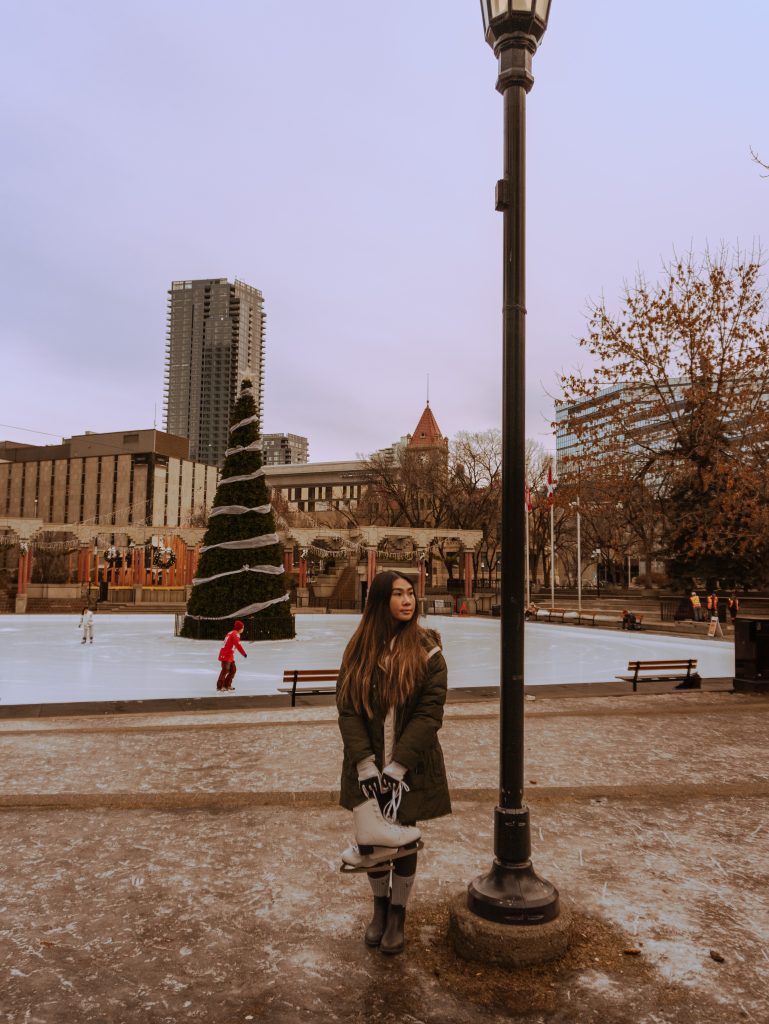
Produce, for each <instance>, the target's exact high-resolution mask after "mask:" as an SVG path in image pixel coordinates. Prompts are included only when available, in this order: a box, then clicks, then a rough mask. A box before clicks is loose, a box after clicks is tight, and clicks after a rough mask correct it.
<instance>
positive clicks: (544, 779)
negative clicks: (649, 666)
mask: <svg viewBox="0 0 769 1024" xmlns="http://www.w3.org/2000/svg"><path fill="white" fill-rule="evenodd" d="M590 692H591V691H590V689H589V688H586V689H585V690H584V691H582V690H579V689H574V688H570V693H571V694H572V695H571V696H568V697H566V696H564V697H544V698H542V697H537V698H536V699H535V700H528V701H527V702H526V714H527V726H526V735H527V762H526V763H527V783H528V788H527V800H528V802H529V804H530V806H531V811H532V839H533V845H534V853H533V857H534V864H535V867H536V868H537V870H538V871H539V872H540V873H541V874H543V875H545V876H546V877H547V878H549V879H550V880H551V881H553V882H554V883H555V884H556V885H557V886H558V887H559V889H560V890H561V893H562V898H563V899H564V900H565V901H566V902H568V903H569V905H570V906H571V908H572V909H573V913H574V941H573V944H572V947H571V950H570V952H569V953H568V955H567V956H566V957H565V959H563V960H562V961H560V962H558V963H555V964H551V965H545V966H541V967H538V968H535V969H529V970H522V971H517V972H506V971H504V970H502V969H496V968H487V967H484V966H480V965H476V964H470V963H465V962H463V961H461V960H458V959H457V958H456V957H455V956H454V954H453V952H452V951H451V949H450V947H449V945H448V943H447V941H446V926H447V912H448V904H449V901H450V899H451V897H452V896H453V895H454V894H455V893H456V892H457V891H459V890H461V889H463V887H465V886H466V884H467V882H468V881H469V880H470V879H472V878H473V877H474V876H475V875H476V874H478V873H479V872H481V871H485V870H487V869H488V867H489V866H490V863H491V857H492V849H493V838H492V829H493V805H494V800H495V797H496V772H497V768H496V765H497V761H498V728H499V722H498V708H497V704H496V702H495V701H489V700H483V699H480V700H475V701H472V702H468V703H461V702H460V703H451V704H450V705H449V706H448V707H447V712H446V722H445V726H444V730H443V733H442V741H443V745H444V749H445V754H446V763H447V767H448V771H449V778H450V783H451V787H452V794H453V800H454V814H453V815H452V816H451V817H448V818H445V819H440V820H438V821H435V822H431V823H429V824H428V825H427V826H426V828H425V830H424V832H425V850H424V853H423V854H422V855H421V857H420V869H419V874H418V879H417V887H416V889H415V892H414V895H413V898H412V903H411V905H410V910H409V914H408V919H407V933H408V946H407V952H406V953H405V954H404V955H403V956H401V957H398V958H395V959H391V960H387V959H385V958H384V957H383V956H382V955H381V954H379V953H378V952H377V951H376V950H374V951H372V950H369V949H367V948H366V947H365V946H364V944H363V942H362V941H361V935H362V930H363V928H364V926H365V923H366V920H367V917H366V915H367V912H368V905H369V894H368V891H367V889H368V887H367V884H366V882H365V879H364V878H362V877H359V876H349V877H347V876H342V875H340V873H339V851H340V850H341V849H342V847H343V846H344V845H346V844H347V842H348V841H349V839H350V825H351V819H350V815H349V814H348V813H347V812H345V811H343V810H341V809H340V808H339V807H338V806H337V804H336V789H337V781H338V771H339V763H340V756H341V746H340V742H339V738H338V733H337V727H336V722H335V715H334V709H333V708H332V707H327V706H318V707H303V708H297V709H295V710H291V709H290V708H282V709H278V708H263V709H244V710H238V709H230V710H227V709H226V708H225V709H222V710H220V711H218V712H216V711H214V712H208V713H202V712H197V713H187V714H182V713H177V714H157V715H120V716H113V715H107V716H102V717H95V716H94V717H77V716H69V717H66V718H47V719H17V720H4V721H0V744H1V747H2V751H3V757H2V758H0V810H2V830H0V857H2V862H3V865H4V886H3V892H2V904H1V905H2V908H3V911H2V925H1V926H0V977H1V978H2V982H1V983H0V990H1V991H2V995H1V996H0V1007H1V1009H0V1021H2V1022H3V1024H38V1022H39V1024H65V1022H66V1024H71V1022H73V1021H75V1022H77V1024H113V1022H114V1024H166V1022H168V1024H171V1022H173V1024H177V1022H183V1021H204V1022H206V1024H236V1022H240V1021H249V1020H253V1021H266V1022H274V1024H298V1022H302V1021H307V1022H310V1021H313V1022H326V1021H329V1022H331V1021H342V1022H360V1024H364V1022H367V1024H368V1022H370V1024H383V1022H386V1024H396V1022H403V1021H406V1022H410V1024H412V1022H424V1024H439V1022H440V1024H444V1022H457V1024H460V1022H463V1024H464V1022H469V1024H481V1022H484V1024H486V1022H488V1024H499V1022H502V1021H522V1022H523V1021H526V1022H542V1024H545V1022H548V1024H550V1022H569V1024H572V1022H573V1024H592V1022H595V1024H599V1022H600V1024H663V1022H664V1024H732V1022H735V1021H743V1020H744V1021H760V1022H765V1021H766V1020H767V1019H769V999H768V997H767V986H768V983H769V901H768V900H767V880H768V879H767V863H768V860H767V851H768V850H769V801H768V798H769V764H768V763H767V757H766V749H767V748H766V735H767V725H769V701H767V700H766V698H763V697H760V696H754V695H746V694H733V693H731V692H728V690H727V689H721V690H718V691H715V690H714V691H693V692H691V691H690V692H679V693H668V694H650V693H642V694H637V695H633V694H630V693H628V694H627V695H625V696H622V697H616V696H615V697H611V696H592V695H589V694H590ZM631 950H633V951H636V952H629V951H631Z"/></svg>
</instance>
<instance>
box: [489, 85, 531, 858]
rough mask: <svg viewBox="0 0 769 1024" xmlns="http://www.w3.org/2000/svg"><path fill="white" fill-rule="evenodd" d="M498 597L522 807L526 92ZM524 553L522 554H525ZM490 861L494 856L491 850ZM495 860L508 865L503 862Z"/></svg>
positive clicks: (503, 721)
mask: <svg viewBox="0 0 769 1024" xmlns="http://www.w3.org/2000/svg"><path fill="white" fill-rule="evenodd" d="M503 95H504V117H505V129H504V131H505V136H504V149H505V154H504V174H505V178H504V180H505V193H506V196H505V199H506V201H505V204H504V226H503V243H502V244H503V264H504V270H503V282H502V287H503V326H502V332H503V333H502V347H503V357H502V390H503V393H502V409H503V419H502V481H503V489H502V537H503V559H502V595H501V633H502V653H501V686H500V754H501V756H500V773H499V786H500V795H499V803H500V807H503V808H522V807H523V705H524V701H523V676H524V611H525V606H524V597H525V594H524V580H525V565H524V564H522V559H523V557H524V552H525V545H526V505H525V501H524V491H525V482H526V418H525V409H526V403H525V398H526V266H525V246H526V218H525V209H526V142H525V139H526V89H525V88H524V86H523V84H519V83H511V84H508V85H507V87H506V88H505V91H504V94H503ZM526 554H528V553H526ZM495 852H496V854H497V856H500V851H499V850H495ZM502 859H507V857H506V856H505V857H503V858H502Z"/></svg>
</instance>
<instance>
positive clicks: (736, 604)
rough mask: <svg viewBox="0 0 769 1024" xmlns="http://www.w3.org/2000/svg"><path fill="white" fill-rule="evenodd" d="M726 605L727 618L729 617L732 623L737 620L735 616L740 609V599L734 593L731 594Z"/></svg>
mask: <svg viewBox="0 0 769 1024" xmlns="http://www.w3.org/2000/svg"><path fill="white" fill-rule="evenodd" d="M726 606H727V608H728V609H729V618H730V619H731V622H732V625H734V623H735V622H736V621H737V616H738V614H739V611H740V599H739V597H737V595H736V594H732V596H731V597H730V598H729V600H728V601H727V602H726Z"/></svg>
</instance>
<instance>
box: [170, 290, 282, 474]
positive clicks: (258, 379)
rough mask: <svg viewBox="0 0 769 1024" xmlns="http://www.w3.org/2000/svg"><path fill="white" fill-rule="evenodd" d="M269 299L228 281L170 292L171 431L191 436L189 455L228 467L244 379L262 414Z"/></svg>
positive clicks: (214, 464) (256, 291)
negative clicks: (266, 301) (234, 412)
mask: <svg viewBox="0 0 769 1024" xmlns="http://www.w3.org/2000/svg"><path fill="white" fill-rule="evenodd" d="M264 325H265V314H264V298H263V296H262V293H261V292H260V291H259V289H258V288H252V287H251V285H248V284H245V282H243V281H238V280H236V281H235V283H234V284H231V283H230V282H229V281H228V280H227V279H226V278H211V279H206V280H199V281H174V282H173V283H172V284H171V288H170V290H169V292H168V332H167V337H166V394H165V426H166V430H167V431H168V433H171V434H177V435H180V436H182V437H186V438H188V439H189V442H190V458H191V459H192V461H193V462H203V463H206V464H208V465H210V466H221V464H222V463H223V461H224V453H225V451H226V449H227V448H228V447H229V445H228V434H229V425H230V414H231V412H232V407H233V405H234V404H235V401H236V399H237V395H238V391H239V386H240V382H241V381H242V380H244V379H245V378H250V379H251V380H252V381H253V385H254V397H255V399H256V409H257V414H258V415H259V417H260V418H261V412H262V383H263V381H262V378H263V364H264V330H265V326H264Z"/></svg>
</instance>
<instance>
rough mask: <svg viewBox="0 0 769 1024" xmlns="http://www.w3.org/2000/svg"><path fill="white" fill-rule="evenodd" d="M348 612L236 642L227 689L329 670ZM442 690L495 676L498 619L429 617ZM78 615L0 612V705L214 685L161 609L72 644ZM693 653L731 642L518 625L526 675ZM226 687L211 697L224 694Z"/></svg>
mask: <svg viewBox="0 0 769 1024" xmlns="http://www.w3.org/2000/svg"><path fill="white" fill-rule="evenodd" d="M357 622H358V616H357V615H297V617H296V628H297V636H296V639H295V640H281V641H273V642H269V643H253V644H246V645H245V648H246V651H247V652H248V659H247V660H244V659H243V658H241V657H240V656H239V655H237V656H236V657H237V662H238V674H237V676H236V678H235V687H236V691H237V692H238V693H240V694H255V695H256V694H259V695H263V694H274V693H276V690H277V687H278V685H279V684H280V681H281V678H282V675H283V670H284V669H287V668H337V667H338V666H339V663H340V660H341V657H342V651H343V650H344V647H345V644H346V643H347V641H348V639H349V638H350V636H351V634H352V632H353V630H354V628H355V626H356V624H357ZM423 622H424V624H425V625H427V626H429V627H431V628H433V629H437V630H439V631H440V633H441V635H442V637H443V647H444V652H445V654H446V660H447V662H448V666H449V686H450V687H460V686H497V685H498V684H499V619H486V618H477V619H475V618H459V617H456V618H446V617H440V618H438V617H436V618H431V617H429V618H427V619H425V620H423ZM77 623H78V616H71V617H70V616H58V615H56V616H54V615H18V616H16V615H3V616H0V701H2V703H3V704H4V705H8V704H29V703H52V702H66V701H89V700H143V699H144V700H146V699H148V698H155V697H200V696H207V695H210V694H213V693H215V690H216V676H217V675H218V662H217V660H216V655H217V652H218V650H219V647H220V646H221V644H220V643H219V642H217V641H202V640H182V639H180V638H177V637H174V635H173V626H174V623H173V617H172V616H170V615H98V614H97V615H96V616H95V619H94V643H93V645H86V646H83V645H82V644H81V643H80V640H81V636H82V634H81V631H80V630H79V629H78V628H77ZM689 657H694V658H697V659H698V660H699V666H698V668H699V672H700V674H701V675H702V676H703V677H704V678H708V677H725V676H732V675H734V645H733V644H732V643H725V642H723V641H716V640H707V639H704V640H698V639H694V638H691V637H680V638H679V637H668V636H656V635H654V634H649V633H623V632H621V631H619V630H617V631H609V630H602V629H591V628H580V627H576V626H556V625H550V624H546V623H528V624H527V625H526V683H527V685H530V686H532V685H533V686H536V685H542V684H544V683H592V682H604V681H611V680H613V679H614V676H615V675H617V673H620V672H624V671H625V670H626V668H627V661H628V658H689ZM226 699H227V697H226V695H223V696H222V700H223V701H224V700H226Z"/></svg>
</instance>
